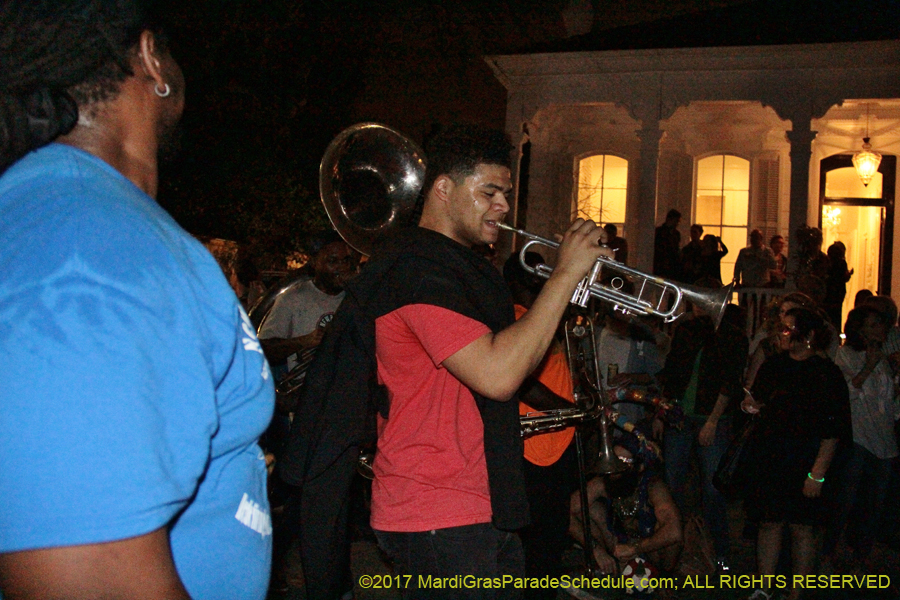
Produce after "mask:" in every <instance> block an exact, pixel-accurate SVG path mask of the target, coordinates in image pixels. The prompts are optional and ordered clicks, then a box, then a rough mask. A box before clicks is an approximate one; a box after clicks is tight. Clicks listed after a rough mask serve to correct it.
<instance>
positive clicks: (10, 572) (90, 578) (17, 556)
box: [0, 527, 190, 600]
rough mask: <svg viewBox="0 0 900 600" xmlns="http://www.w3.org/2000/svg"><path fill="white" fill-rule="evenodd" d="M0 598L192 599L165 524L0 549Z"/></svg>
mask: <svg viewBox="0 0 900 600" xmlns="http://www.w3.org/2000/svg"><path fill="white" fill-rule="evenodd" d="M0 590H2V591H3V598H4V600H96V599H98V598H102V599H103V600H119V599H121V600H190V596H188V593H187V591H186V590H185V589H184V585H183V584H182V583H181V579H180V578H179V577H178V573H177V572H176V570H175V563H174V562H173V560H172V551H171V548H170V546H169V532H168V529H167V528H166V527H163V528H160V529H157V530H156V531H153V532H151V533H148V534H146V535H141V536H138V537H134V538H129V539H126V540H119V541H115V542H106V543H102V544H86V545H81V546H65V547H59V548H46V549H40V550H25V551H21V552H9V553H6V554H0Z"/></svg>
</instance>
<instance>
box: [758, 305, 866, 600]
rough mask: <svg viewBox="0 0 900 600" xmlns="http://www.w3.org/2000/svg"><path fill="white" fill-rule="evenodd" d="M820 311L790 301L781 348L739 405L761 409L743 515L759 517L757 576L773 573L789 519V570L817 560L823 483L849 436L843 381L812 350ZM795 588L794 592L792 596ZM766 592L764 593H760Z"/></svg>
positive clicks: (819, 337) (804, 571)
mask: <svg viewBox="0 0 900 600" xmlns="http://www.w3.org/2000/svg"><path fill="white" fill-rule="evenodd" d="M829 337H830V330H829V329H828V327H827V326H826V325H825V320H824V318H823V317H822V316H821V315H820V314H819V313H818V312H813V311H811V310H808V309H805V308H792V309H791V310H789V311H788V312H787V314H786V315H785V316H784V319H783V332H782V336H781V338H782V340H781V343H782V347H783V348H784V350H785V352H781V353H779V354H776V355H774V356H772V357H771V358H769V359H768V360H767V361H766V362H765V363H763V365H762V367H760V369H759V373H758V374H757V376H756V381H755V382H754V385H753V398H752V399H750V398H748V399H747V400H745V401H744V403H743V404H742V408H744V409H745V410H749V411H751V412H752V411H754V410H759V413H760V423H759V426H758V427H757V430H756V431H755V435H754V438H753V441H752V445H751V447H750V449H749V452H750V454H749V455H748V459H749V460H748V463H749V465H748V471H749V472H748V476H749V481H750V485H749V491H748V494H747V498H746V500H745V502H744V507H745V509H746V510H747V514H748V517H749V518H751V519H755V520H757V521H758V522H759V523H760V528H759V538H758V540H757V560H758V567H759V572H760V574H761V575H774V574H775V567H776V563H777V561H778V555H779V552H780V550H781V538H782V530H783V528H784V525H785V523H787V524H788V525H789V528H790V535H791V554H792V557H793V568H794V574H796V575H808V574H810V573H811V572H812V568H813V564H814V560H815V547H814V536H813V527H814V526H816V525H820V524H823V523H824V519H825V516H826V515H825V505H824V503H823V501H822V498H821V493H822V485H823V482H824V481H825V479H826V477H827V476H828V468H829V466H830V464H831V460H832V458H833V457H834V453H835V450H836V449H837V445H838V439H839V438H845V437H847V436H849V435H850V429H849V427H850V408H849V395H848V391H847V384H846V383H845V381H844V377H843V375H841V371H840V369H838V368H837V367H836V366H835V364H834V363H833V362H831V361H830V360H829V359H827V358H824V357H822V356H821V355H819V354H817V351H819V350H821V349H823V348H825V347H826V346H827V345H828V342H829ZM799 591H800V590H799V589H794V590H792V591H791V594H790V596H789V598H796V597H797V595H798V594H799ZM759 597H763V596H759Z"/></svg>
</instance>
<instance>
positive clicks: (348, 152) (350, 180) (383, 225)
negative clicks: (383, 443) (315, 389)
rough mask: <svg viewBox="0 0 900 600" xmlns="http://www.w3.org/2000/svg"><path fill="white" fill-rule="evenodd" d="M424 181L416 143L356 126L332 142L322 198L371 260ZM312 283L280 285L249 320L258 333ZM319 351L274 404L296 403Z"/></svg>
mask: <svg viewBox="0 0 900 600" xmlns="http://www.w3.org/2000/svg"><path fill="white" fill-rule="evenodd" d="M424 178H425V155H424V154H423V152H422V150H420V149H419V147H418V146H417V145H416V144H414V143H413V142H412V141H410V140H409V139H407V138H406V137H404V136H403V135H402V134H400V133H398V132H397V131H395V130H393V129H391V128H390V127H387V126H385V125H380V124H378V123H358V124H356V125H353V126H352V127H348V128H347V129H345V130H343V131H342V132H341V133H339V134H338V136H337V137H335V138H334V140H332V142H331V143H330V144H329V145H328V148H327V149H326V150H325V155H324V156H323V158H322V163H321V165H320V167H319V195H320V197H321V200H322V204H323V205H324V206H325V212H326V213H327V214H328V218H329V219H330V220H331V224H332V225H333V226H334V228H335V230H336V231H337V232H338V233H339V234H340V235H341V237H342V238H344V241H346V242H347V243H348V244H350V245H351V246H353V248H355V249H356V250H358V251H359V252H361V253H363V254H365V255H366V256H370V255H371V254H372V252H373V250H374V248H375V246H376V244H377V243H378V241H379V240H381V239H382V238H383V237H384V236H386V235H388V234H390V233H391V232H392V231H394V230H395V229H397V228H399V227H402V226H405V225H407V224H409V223H408V222H409V220H410V218H411V216H412V215H413V213H414V209H415V206H416V201H417V199H418V196H419V190H420V189H421V187H422V182H423V180H424ZM307 279H308V277H307V276H305V275H301V276H292V277H288V278H286V279H284V280H283V281H281V282H279V284H278V285H277V286H276V287H274V288H273V289H272V290H270V291H269V292H267V293H266V294H265V295H264V296H263V298H262V299H261V300H260V301H259V302H258V303H257V304H256V306H254V307H253V308H252V309H251V311H250V313H249V317H250V321H251V322H252V323H253V325H254V327H256V332H257V334H258V333H259V330H260V328H261V327H262V324H263V322H264V321H265V319H266V317H267V316H268V314H269V311H270V310H271V309H272V306H273V304H274V303H275V300H276V299H277V298H278V297H279V296H281V295H283V294H285V293H287V292H289V291H291V290H292V289H293V288H295V287H296V286H298V285H300V284H301V283H303V282H304V281H306V280H307ZM314 355H315V348H312V349H309V350H307V351H305V352H304V353H303V355H301V356H299V357H298V359H299V360H298V362H297V366H295V367H294V368H293V369H291V371H290V372H289V373H288V374H287V375H285V377H284V378H283V379H282V380H281V381H280V382H279V383H278V385H277V386H276V388H275V398H276V404H277V405H278V406H279V407H283V408H284V409H285V410H288V411H289V410H290V407H291V406H293V405H294V404H296V400H297V398H298V397H299V395H300V392H301V390H302V389H303V383H304V381H305V379H306V370H307V369H308V368H309V365H310V364H311V363H312V359H313V357H314Z"/></svg>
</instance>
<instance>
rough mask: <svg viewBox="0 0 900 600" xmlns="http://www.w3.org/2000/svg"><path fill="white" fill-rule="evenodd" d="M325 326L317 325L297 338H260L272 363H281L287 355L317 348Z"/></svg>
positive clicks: (264, 350)
mask: <svg viewBox="0 0 900 600" xmlns="http://www.w3.org/2000/svg"><path fill="white" fill-rule="evenodd" d="M324 334H325V328H324V327H317V328H316V329H314V330H313V331H312V332H310V333H308V334H306V335H301V336H298V337H295V338H266V339H261V340H259V343H260V345H261V346H262V349H263V353H264V354H265V355H266V358H267V359H268V360H269V362H271V363H280V362H283V361H285V360H287V357H288V356H290V355H292V354H296V353H298V352H302V351H303V350H306V349H307V348H315V347H316V346H318V345H319V343H320V342H321V341H322V336H323V335H324Z"/></svg>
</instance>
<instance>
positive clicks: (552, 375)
mask: <svg viewBox="0 0 900 600" xmlns="http://www.w3.org/2000/svg"><path fill="white" fill-rule="evenodd" d="M526 312H527V309H526V308H524V307H522V306H519V305H518V304H517V305H516V319H519V318H521V317H522V315H524V314H525V313H526ZM534 375H536V376H537V378H538V381H540V382H541V383H543V384H544V385H546V386H547V387H548V388H550V390H551V391H553V392H554V393H555V394H556V395H558V396H560V397H562V398H565V399H566V400H568V401H569V402H571V403H572V404H574V403H575V397H574V396H573V395H572V376H571V375H570V374H569V361H568V358H567V357H566V352H565V350H564V349H563V348H562V347H561V346H560V344H559V343H557V342H555V341H554V342H553V344H551V345H550V348H549V349H548V350H547V354H546V355H545V356H544V360H543V362H541V364H540V365H539V366H538V368H537V369H535V372H534ZM529 412H535V410H534V409H533V408H531V407H530V406H528V405H527V404H524V403H522V402H520V403H519V414H520V415H525V414H527V413H529ZM573 437H575V428H574V427H567V428H566V429H563V430H561V431H553V432H550V433H541V434H539V435H533V436H531V437H530V438H527V439H526V440H525V459H526V460H528V462H530V463H532V464H535V465H537V466H539V467H548V466H550V465H552V464H553V463H555V462H556V461H558V460H559V459H560V457H561V456H562V455H563V452H565V451H566V448H568V447H569V444H571V443H572V438H573Z"/></svg>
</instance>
